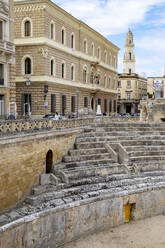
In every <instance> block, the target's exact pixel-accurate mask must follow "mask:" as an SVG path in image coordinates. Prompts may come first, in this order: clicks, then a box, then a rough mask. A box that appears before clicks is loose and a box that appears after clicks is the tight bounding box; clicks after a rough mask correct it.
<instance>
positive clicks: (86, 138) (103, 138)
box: [76, 134, 165, 144]
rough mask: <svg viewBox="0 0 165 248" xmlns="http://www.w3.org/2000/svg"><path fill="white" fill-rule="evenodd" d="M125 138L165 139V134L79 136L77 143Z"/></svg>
mask: <svg viewBox="0 0 165 248" xmlns="http://www.w3.org/2000/svg"><path fill="white" fill-rule="evenodd" d="M125 140H127V141H128V140H137V141H138V140H143V141H145V140H147V141H148V140H165V135H161V136H160V135H145V136H144V135H143V136H142V135H136V134H134V135H130V134H127V135H123V136H122V135H120V134H119V135H117V136H112V135H110V136H108V135H106V136H104V137H82V138H77V140H76V144H82V143H93V142H103V143H104V142H113V141H116V142H117V141H120V142H122V141H125Z"/></svg>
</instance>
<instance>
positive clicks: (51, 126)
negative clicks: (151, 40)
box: [0, 0, 165, 248]
mask: <svg viewBox="0 0 165 248" xmlns="http://www.w3.org/2000/svg"><path fill="white" fill-rule="evenodd" d="M14 11H15V38H16V39H15V44H14V37H13V36H14V34H13V23H14V22H13V21H14V19H13V16H14V13H13V12H14ZM1 19H2V20H1ZM38 27H40V28H38ZM9 31H12V33H11V35H9ZM66 37H69V38H68V39H66ZM127 41H128V42H127V43H126V48H127V49H126V53H125V63H127V62H128V63H127V65H130V63H131V64H132V65H131V66H133V71H132V72H133V73H132V72H131V71H130V70H131V69H130V68H129V67H128V66H127V67H128V68H127V69H128V72H129V73H128V72H124V73H126V74H128V75H125V74H124V73H123V74H122V75H120V77H121V81H124V82H125V88H124V94H125V92H127V93H128V98H127V99H125V100H126V101H125V100H124V99H123V95H124V94H123V93H122V91H121V92H120V90H121V89H120V88H121V87H120V86H121V85H120V84H117V83H119V82H117V80H118V78H117V77H118V75H117V57H118V51H119V49H118V47H117V46H115V45H114V44H112V43H111V42H109V41H108V40H107V39H105V38H104V37H103V36H102V35H100V34H99V33H97V32H96V31H95V30H93V29H91V28H90V27H89V26H88V25H86V24H84V23H82V22H81V21H79V20H77V19H76V18H74V17H73V16H71V15H69V14H68V13H66V12H65V11H64V10H62V9H61V8H59V7H58V6H56V5H54V4H53V2H51V1H49V0H33V1H32V0H17V1H15V9H14V8H13V1H12V0H3V1H0V55H2V56H1V57H0V118H3V117H4V116H7V117H8V116H10V113H11V111H15V112H14V119H15V118H16V117H17V112H18V117H20V119H15V120H0V248H55V247H60V246H62V245H67V244H68V243H69V242H71V241H74V240H77V239H79V238H82V237H84V235H87V234H92V233H95V234H97V233H98V232H101V231H102V230H108V229H110V228H113V227H117V226H122V225H123V226H124V224H125V223H129V222H130V221H132V220H134V221H137V220H143V219H145V218H147V217H153V216H156V215H161V214H164V212H165V125H164V120H165V117H164V116H165V112H164V100H163V99H156V100H153V99H146V100H142V101H141V102H140V100H141V96H144V95H145V92H146V90H147V89H146V83H147V82H146V80H145V79H144V78H140V77H139V76H138V75H137V74H135V73H134V72H135V71H134V63H135V60H134V53H133V54H132V50H133V48H134V44H133V34H132V32H131V31H129V32H128V34H127ZM130 41H131V42H130ZM15 46H16V54H15ZM127 55H128V56H129V58H130V59H128V58H127ZM132 55H133V56H132ZM131 58H132V59H131ZM127 60H128V61H127ZM130 60H132V62H130ZM15 61H16V63H15ZM38 65H40V66H38ZM15 67H16V68H15ZM15 76H16V77H15ZM127 79H128V80H129V81H127ZM136 80H139V81H138V82H139V84H138V83H137V82H136ZM30 83H31V84H30ZM134 83H137V89H139V92H140V95H141V96H138V98H137V99H135V97H134V95H136V92H135V94H134V93H133V94H132V95H133V98H131V95H130V94H131V93H130V92H132V88H131V87H132V86H133V85H134ZM131 85H132V86H131ZM117 87H118V89H117ZM128 88H129V89H128ZM117 94H121V99H120V100H121V101H120V106H122V107H121V109H122V108H123V107H124V106H125V105H124V104H125V102H126V103H127V105H128V106H127V109H129V110H130V114H133V113H134V112H136V110H137V109H138V104H139V102H140V106H139V109H140V111H141V114H140V117H138V116H134V117H128V116H125V117H121V116H120V117H117V114H116V112H117V107H120V106H119V102H118V104H117ZM134 100H136V101H134ZM131 101H132V104H134V105H133V108H130V106H132V105H130V103H131ZM10 105H12V106H10ZM16 105H17V107H18V108H16ZM27 106H28V107H27ZM29 106H30V107H29ZM10 108H11V109H10ZM29 109H30V110H31V114H32V115H31V116H32V117H33V118H30V114H29V113H30V111H29ZM46 111H47V112H46ZM56 111H58V112H59V113H60V114H61V116H63V117H62V118H61V119H60V120H55V119H54V118H53V119H52V118H50V119H49V118H41V117H42V116H43V115H44V114H46V113H51V114H54V113H56ZM24 112H26V114H28V115H27V117H28V118H23V117H25V116H24V114H25V113H24ZM96 112H97V114H98V115H97V116H96ZM70 113H74V114H76V115H74V116H69V114H70ZM101 113H104V116H103V115H102V114H101ZM105 115H106V116H105ZM12 117H13V115H12ZM69 117H74V118H69ZM75 117H76V118H75ZM93 247H94V245H93V246H92V248H93ZM123 247H124V246H123ZM90 248H91V247H90ZM103 248H104V247H103ZM124 248H125V247H124ZM131 248H134V247H131ZM140 248H142V247H140ZM156 248H158V247H156Z"/></svg>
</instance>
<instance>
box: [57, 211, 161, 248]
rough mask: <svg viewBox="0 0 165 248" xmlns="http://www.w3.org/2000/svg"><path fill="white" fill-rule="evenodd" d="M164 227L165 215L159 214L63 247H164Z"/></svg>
mask: <svg viewBox="0 0 165 248" xmlns="http://www.w3.org/2000/svg"><path fill="white" fill-rule="evenodd" d="M164 229H165V216H164V215H159V216H155V217H152V218H148V219H145V220H140V221H136V222H134V221H132V222H130V223H129V224H125V225H122V226H119V227H116V228H111V229H110V230H108V231H104V232H101V233H97V234H93V235H89V236H87V237H85V238H84V237H83V238H81V239H80V240H78V241H75V242H72V243H70V244H68V245H66V246H64V247H62V248H73V247H74V248H84V247H86V248H164V247H165V236H164Z"/></svg>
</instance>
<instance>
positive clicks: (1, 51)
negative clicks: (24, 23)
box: [0, 0, 16, 118]
mask: <svg viewBox="0 0 165 248" xmlns="http://www.w3.org/2000/svg"><path fill="white" fill-rule="evenodd" d="M13 22H14V20H13V0H2V1H0V118H3V117H4V116H6V115H7V114H8V113H9V112H10V110H13V103H15V101H16V99H15V96H16V94H15V82H14V79H15V78H14V77H15V59H14V53H15V47H14V25H13V24H14V23H13ZM11 103H12V104H11Z"/></svg>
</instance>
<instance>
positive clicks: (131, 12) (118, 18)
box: [54, 0, 165, 36]
mask: <svg viewBox="0 0 165 248" xmlns="http://www.w3.org/2000/svg"><path fill="white" fill-rule="evenodd" d="M54 2H55V3H57V4H59V5H60V6H61V7H62V8H64V9H65V10H66V11H68V12H69V13H71V14H72V15H73V16H75V17H77V18H78V19H81V20H83V21H84V22H86V23H87V24H88V25H89V26H91V27H92V28H94V29H95V30H97V31H99V32H100V33H102V34H103V35H105V36H108V35H112V34H119V33H121V32H125V31H126V30H127V29H128V27H129V26H131V25H134V24H138V23H140V22H142V21H143V20H144V19H145V14H146V13H147V11H149V10H150V8H152V7H153V6H154V5H157V6H158V5H160V4H163V3H165V0H107V1H99V0H90V1H89V0H67V1H66V0H63V1H62V2H59V1H58V0H54Z"/></svg>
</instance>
